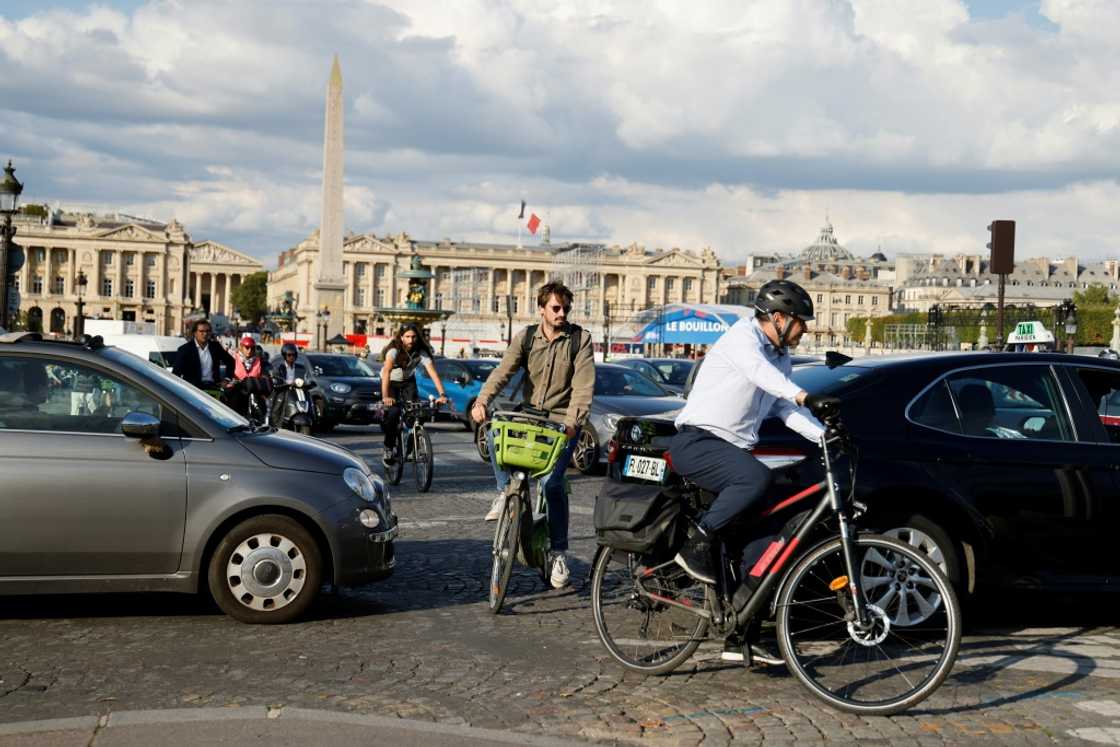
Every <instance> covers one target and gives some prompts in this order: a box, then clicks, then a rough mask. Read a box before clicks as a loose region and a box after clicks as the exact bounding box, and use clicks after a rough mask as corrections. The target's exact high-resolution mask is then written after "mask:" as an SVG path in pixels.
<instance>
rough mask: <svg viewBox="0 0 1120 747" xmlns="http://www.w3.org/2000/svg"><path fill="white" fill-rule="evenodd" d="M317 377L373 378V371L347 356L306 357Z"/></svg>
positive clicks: (361, 362) (359, 361) (363, 363)
mask: <svg viewBox="0 0 1120 747" xmlns="http://www.w3.org/2000/svg"><path fill="white" fill-rule="evenodd" d="M308 359H309V360H310V361H311V365H312V367H313V369H314V371H315V374H316V375H318V376H373V369H371V368H370V367H369V366H367V365H366V364H365V362H364V361H361V360H358V359H357V358H351V357H350V356H348V355H339V356H333V355H314V356H308Z"/></svg>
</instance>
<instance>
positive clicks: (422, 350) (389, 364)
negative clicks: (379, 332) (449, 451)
mask: <svg viewBox="0 0 1120 747" xmlns="http://www.w3.org/2000/svg"><path fill="white" fill-rule="evenodd" d="M432 355H433V353H432V349H431V348H430V347H428V343H427V341H426V340H425V339H424V336H423V335H422V334H420V329H419V328H418V327H417V326H416V325H415V324H406V325H404V326H403V327H401V328H400V330H398V331H397V334H396V336H395V337H394V338H393V339H392V340H390V341H389V344H388V345H386V346H385V350H384V352H382V357H383V358H384V360H385V363H384V364H383V365H382V366H381V403H382V404H383V405H384V406H385V408H386V409H385V414H384V416H383V417H382V420H381V430H382V432H384V434H385V452H384V455H383V456H382V461H383V462H384V463H385V464H394V463H396V461H397V460H398V459H400V458H401V454H400V453H399V447H398V445H397V432H398V431H399V430H400V421H401V408H400V405H399V404H397V400H402V401H405V402H407V401H408V400H414V399H416V397H417V393H416V367H417V366H420V365H423V366H424V370H425V371H427V372H428V376H430V377H432V381H434V382H435V385H436V390H437V391H438V392H439V399H438V400H436V401H437V402H439V403H440V404H444V403H446V402H447V396H446V394H445V393H444V391H443V382H442V381H440V380H439V374H438V373H436V367H435V365H433V364H432Z"/></svg>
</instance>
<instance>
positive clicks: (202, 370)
mask: <svg viewBox="0 0 1120 747" xmlns="http://www.w3.org/2000/svg"><path fill="white" fill-rule="evenodd" d="M194 346H195V347H196V348H198V378H199V380H200V381H202V382H204V383H205V382H207V381H210V382H213V381H216V379H215V378H214V359H213V357H211V355H210V345H209V344H207V345H199V344H198V343H197V342H196V343H195V344H194Z"/></svg>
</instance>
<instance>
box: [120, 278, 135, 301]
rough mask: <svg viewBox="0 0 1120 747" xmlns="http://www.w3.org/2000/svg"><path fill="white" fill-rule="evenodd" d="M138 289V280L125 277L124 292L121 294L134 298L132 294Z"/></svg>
mask: <svg viewBox="0 0 1120 747" xmlns="http://www.w3.org/2000/svg"><path fill="white" fill-rule="evenodd" d="M135 291H136V281H135V280H133V279H132V278H125V279H124V293H123V294H121V295H123V296H124V297H125V298H132V294H133V293H134V292H135Z"/></svg>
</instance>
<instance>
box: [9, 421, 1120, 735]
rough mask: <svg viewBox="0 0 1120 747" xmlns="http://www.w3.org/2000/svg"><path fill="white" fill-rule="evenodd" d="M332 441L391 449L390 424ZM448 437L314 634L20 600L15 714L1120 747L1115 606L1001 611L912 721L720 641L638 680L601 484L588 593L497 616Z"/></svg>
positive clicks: (477, 510)
mask: <svg viewBox="0 0 1120 747" xmlns="http://www.w3.org/2000/svg"><path fill="white" fill-rule="evenodd" d="M332 439H333V440H336V441H338V442H340V443H343V444H345V445H346V446H348V447H350V448H352V449H354V450H355V451H357V452H358V453H359V454H361V455H362V456H364V457H365V458H366V459H368V460H370V461H371V462H375V461H376V460H377V458H378V456H379V453H380V452H379V445H378V444H379V442H380V434H379V433H378V432H377V431H376V430H374V431H368V430H367V431H363V430H360V429H340V430H339V431H338V432H337V433H336V434H334V435H333V436H332ZM433 440H434V442H435V451H436V470H435V481H434V483H433V489H432V492H430V493H427V494H418V493H416V491H415V489H414V488H413V487H412V486H411V485H410V484H409V480H410V475H409V474H408V473H406V475H405V479H404V481H403V482H402V484H401V485H400V486H399V487H397V488H395V489H394V494H393V499H394V508H395V510H396V512H397V514H398V515H399V516H400V518H401V521H402V534H401V539H400V540H399V544H398V552H397V557H398V570H397V573H396V574H395V575H394V576H393V577H392V578H391V579H389V580H388V581H385V582H382V583H380V584H377V585H373V586H370V587H366V588H361V589H350V590H342V591H340V592H339V593H338V594H337V595H327V596H325V597H324V598H323V599H322V600H321V601H320V602H319V603H318V604H317V605H316V607H315V608H314V610H313V615H312V618H311V619H309V620H307V621H305V622H302V623H300V624H295V625H289V626H279V627H251V626H246V625H241V624H238V623H236V622H234V621H232V620H230V619H228V618H226V617H224V616H223V615H221V614H219V613H217V612H216V611H215V610H214V609H213V608H211V607H210V606H209V605H208V604H206V603H205V602H202V601H199V600H197V599H194V598H184V597H179V596H173V595H121V596H117V595H113V596H92V595H91V596H81V597H63V596H58V597H47V598H36V597H23V598H18V599H12V598H7V599H2V600H0V604H2V605H3V610H4V612H3V613H0V641H2V642H3V643H2V647H0V722H14V721H27V720H33V719H43V718H60V717H69V716H86V715H91V714H92V715H97V714H105V713H108V712H111V711H120V710H129V709H145V708H147V709H154V708H161V709H162V708H176V707H200V706H208V707H215V706H217V707H225V706H246V705H255V706H260V705H266V706H274V707H279V706H284V707H291V708H315V709H334V710H338V711H346V712H355V713H365V714H376V715H385V716H400V717H406V718H412V719H425V720H433V721H441V722H447V723H453V724H454V723H458V724H469V725H471V726H476V727H482V728H490V729H507V730H514V731H520V732H524V733H535V734H550V735H554V736H560V737H570V738H573V739H583V740H592V741H603V742H619V743H626V742H632V741H643V742H649V743H665V744H698V743H700V742H704V743H705V744H709V743H710V744H723V743H726V742H729V741H732V740H734V741H744V742H748V743H750V742H766V743H771V742H779V743H781V742H786V743H794V742H796V743H799V744H801V743H809V742H814V741H817V742H821V741H830V742H839V743H845V742H857V741H858V742H860V743H867V742H869V741H873V740H881V741H883V742H887V741H889V742H890V743H891V744H934V743H946V742H947V743H961V742H985V741H987V742H991V743H1000V744H1006V743H1012V744H1014V743H1032V744H1033V743H1047V742H1055V741H1056V742H1065V741H1077V740H1088V741H1091V742H1099V743H1120V648H1118V644H1120V629H1118V628H1116V627H1112V626H1111V624H1110V621H1111V620H1114V619H1115V617H1114V616H1112V615H1111V614H1110V613H1107V612H1105V611H1102V610H1101V609H1099V604H1100V600H1099V599H1092V600H1090V604H1092V605H1093V609H1091V610H1087V609H1086V607H1087V606H1088V605H1087V604H1086V602H1085V601H1084V600H1073V601H1072V602H1067V604H1068V606H1067V607H1065V608H1039V607H1035V606H1032V605H1026V606H1023V605H1019V606H1012V607H1011V608H1010V609H1009V608H1007V606H1006V605H998V606H999V607H1001V609H998V610H997V611H995V612H989V613H984V617H983V619H982V621H981V622H980V623H977V622H976V621H975V620H973V621H972V625H971V628H970V632H969V634H968V635H967V636H966V639H965V642H964V644H963V647H962V655H961V660H960V662H959V663H958V665H957V667H956V669H955V671H954V673H953V674H952V676H951V677H950V679H949V680H948V681H947V682H946V684H945V685H944V686H943V687H942V688H941V689H940V690H939V691H938V692H937V693H936V694H935V695H933V696H932V697H931V698H930V699H929V700H927V701H926V702H925V703H923V704H922V705H921V706H919V709H918V710H915V711H913V712H910V713H907V714H905V715H902V716H897V717H893V718H871V719H866V718H859V717H854V716H848V715H844V714H840V713H837V712H835V711H832V710H830V709H829V708H827V707H824V706H823V705H822V704H820V703H819V702H818V701H816V700H815V699H814V698H813V697H812V696H810V695H809V694H808V693H807V692H806V691H805V690H804V689H803V688H802V687H801V686H800V685H798V684H797V683H796V682H795V681H794V680H793V679H792V678H791V677H790V676H788V675H787V674H786V673H785V671H784V669H781V668H778V669H777V670H768V669H758V670H752V671H746V670H743V669H742V668H740V667H734V666H729V665H726V664H724V663H723V662H721V661H720V660H719V658H718V650H719V649H718V648H717V647H716V646H715V645H712V646H705V647H703V648H702V649H701V650H700V652H699V653H698V654H697V656H696V657H694V659H693V660H692V661H691V662H689V663H688V664H687V665H686V666H684V667H682V668H681V669H680V670H679V671H678V672H677V673H674V674H673V675H670V676H667V677H642V676H639V675H635V674H631V673H627V672H624V671H623V670H622V669H621V668H619V667H618V666H616V665H615V664H613V663H612V662H611V661H610V660H609V659H608V658H607V657H606V655H605V651H604V650H603V648H602V646H601V644H600V643H599V642H598V639H597V637H596V634H595V630H594V624H593V622H592V619H591V612H590V602H589V598H588V588H587V587H588V585H587V574H588V563H589V561H590V559H591V556H592V553H593V552H594V549H595V543H594V539H593V536H592V531H591V507H592V503H593V500H594V494H595V487H594V483H595V480H594V479H592V478H584V477H582V476H577V475H575V473H572V475H573V506H572V528H571V536H572V550H573V554H574V558H575V562H574V564H573V565H574V567H573V582H574V583H573V585H572V587H571V589H569V590H565V591H561V592H555V591H546V590H545V588H544V586H543V584H542V583H541V581H540V579H539V577H538V576H536V575H535V574H534V573H532V572H529V571H527V570H524V569H518V570H517V571H516V572H515V573H516V575H515V578H514V581H513V583H512V591H511V594H512V595H513V597H514V599H513V603H512V605H511V607H510V609H509V610H508V612H507V613H505V614H502V615H498V616H493V615H491V614H490V613H489V611H488V609H487V607H486V602H485V595H486V579H487V576H488V571H489V555H488V548H489V543H490V534H491V532H492V526H493V525H489V524H483V522H482V521H481V520H480V516H481V514H482V513H483V512H484V511H485V509H486V507H487V506H488V503H489V501H490V499H491V498H492V496H493V494H494V490H493V480H492V477H491V475H490V472H489V469H488V468H487V466H486V465H484V464H482V462H481V461H480V460H479V459H478V456H477V454H476V453H475V452H474V450H473V446H472V445H471V442H470V438H469V434H467V433H465V432H464V431H462V430H461V429H460V428H459V427H458V426H453V425H450V424H446V425H445V424H440V425H439V426H437V427H435V428H434V429H433ZM1054 621H1061V622H1062V623H1063V624H1064V625H1066V627H1055V626H1054V625H1053V623H1054ZM978 625H979V626H980V627H977V626H978Z"/></svg>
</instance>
